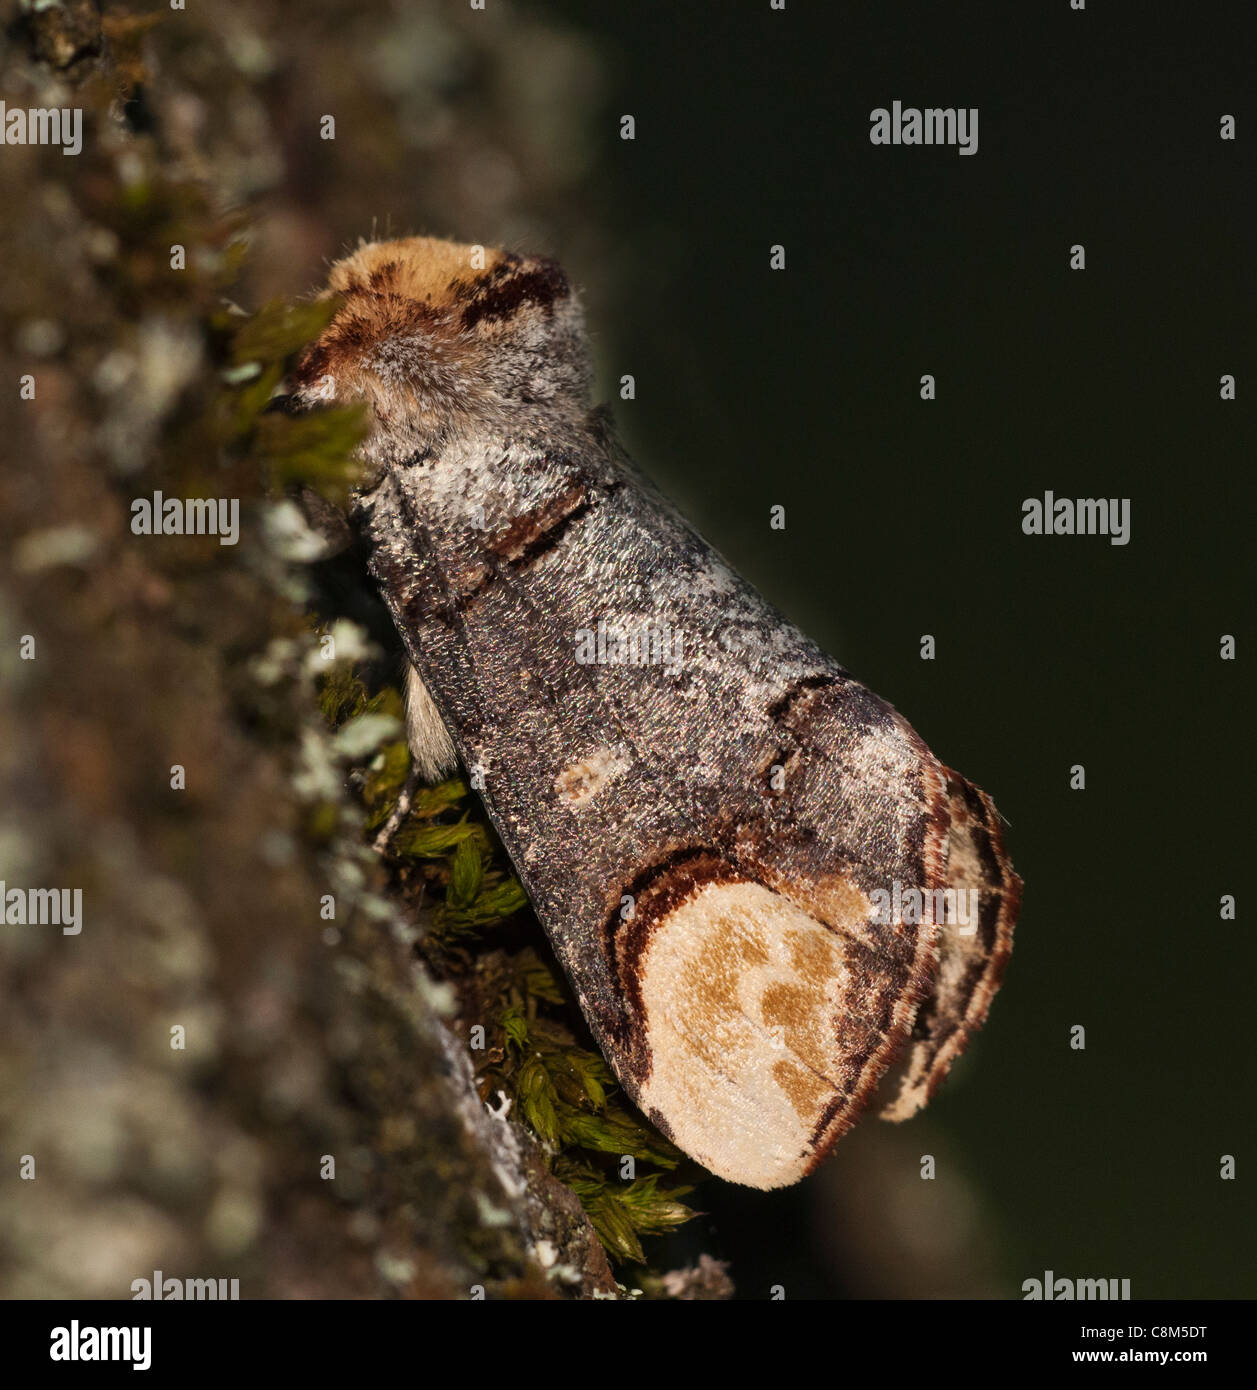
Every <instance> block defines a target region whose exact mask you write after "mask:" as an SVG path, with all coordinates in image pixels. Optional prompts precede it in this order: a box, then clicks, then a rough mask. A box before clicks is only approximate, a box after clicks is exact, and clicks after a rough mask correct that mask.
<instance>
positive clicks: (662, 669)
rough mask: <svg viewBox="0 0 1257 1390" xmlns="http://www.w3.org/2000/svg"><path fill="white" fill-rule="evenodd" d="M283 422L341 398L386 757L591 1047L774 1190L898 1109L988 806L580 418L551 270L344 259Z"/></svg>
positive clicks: (969, 913) (1003, 909)
mask: <svg viewBox="0 0 1257 1390" xmlns="http://www.w3.org/2000/svg"><path fill="white" fill-rule="evenodd" d="M327 293H328V294H334V295H336V296H339V307H338V308H337V309H336V312H335V316H334V317H333V318H332V319H331V321H330V323H329V325H328V327H327V328H326V329H325V331H324V332H323V333H322V334H321V336H320V337H319V338H318V340H317V341H316V342H315V343H314V344H313V345H312V346H311V347H310V348H309V349H308V351H307V352H306V354H305V355H304V357H303V359H302V361H301V363H300V364H299V367H298V369H297V371H296V374H295V377H294V380H293V382H292V385H291V403H290V408H295V409H306V408H311V407H314V406H316V405H318V404H319V403H321V402H329V403H330V402H336V403H348V402H352V401H365V402H366V403H367V405H368V407H369V411H370V418H371V427H370V432H369V434H368V437H367V439H366V441H365V443H364V445H363V447H362V459H363V475H362V479H361V484H360V487H359V488H358V490H357V492H356V494H355V498H354V506H353V521H354V523H355V525H356V526H357V528H358V529H359V531H360V533H361V534H362V535H363V536H364V537H365V538H366V540H367V542H368V544H369V547H370V554H371V560H370V565H371V571H372V574H373V575H374V577H375V580H376V581H377V583H378V585H379V588H380V592H381V593H382V595H383V597H384V600H385V602H386V603H387V605H388V608H389V610H390V612H391V614H392V618H393V621H394V623H395V624H396V628H397V631H398V634H399V635H400V638H401V641H402V643H403V644H404V646H405V650H406V653H407V656H408V658H409V663H410V666H409V689H408V724H409V734H410V741H411V745H412V748H413V752H414V759H415V767H416V768H417V769H418V771H419V772H420V773H421V774H422V775H424V776H426V777H429V778H435V777H437V776H440V775H442V774H444V773H446V772H448V771H450V770H451V769H453V768H454V767H455V765H456V763H457V762H458V761H459V760H461V762H462V763H463V765H464V766H466V767H468V768H475V769H477V770H478V771H479V773H480V777H479V778H478V779H477V785H483V791H482V793H481V794H482V796H483V799H484V803H485V806H486V808H487V810H488V814H489V816H490V817H491V819H492V821H493V823H494V825H495V827H496V828H497V831H498V833H499V834H500V836H501V839H502V842H503V844H504V845H505V847H506V849H507V852H508V853H509V855H510V857H511V860H512V861H513V863H514V866H515V868H516V870H517V872H518V873H519V876H520V878H521V880H522V882H523V884H524V886H525V888H526V890H527V892H528V895H529V897H530V898H531V900H532V903H533V905H534V907H535V908H536V911H537V914H538V916H539V918H540V920H541V922H542V923H543V925H544V927H545V929H546V932H547V934H548V935H549V938H550V941H551V943H552V945H553V948H554V951H555V953H556V955H557V956H558V958H559V960H560V962H561V963H562V965H563V967H564V968H565V970H566V971H567V973H568V976H569V978H570V980H571V983H572V985H573V987H574V989H575V991H576V993H577V996H578V998H579V999H580V1002H581V1005H582V1008H583V1010H584V1013H585V1016H586V1018H587V1020H588V1022H589V1025H590V1028H591V1029H592V1031H593V1033H594V1035H595V1037H596V1038H597V1040H598V1042H599V1044H600V1046H601V1047H602V1050H603V1052H604V1054H605V1055H606V1058H607V1060H608V1062H609V1064H610V1065H611V1067H612V1068H613V1070H614V1071H615V1073H616V1075H617V1076H618V1078H619V1080H620V1081H621V1083H622V1084H623V1086H624V1087H625V1089H626V1090H627V1092H628V1094H629V1095H630V1096H631V1097H632V1098H633V1099H634V1100H635V1101H636V1103H637V1104H638V1105H639V1106H640V1107H641V1108H642V1110H643V1111H644V1112H645V1113H646V1114H647V1115H648V1116H649V1117H650V1119H651V1120H652V1121H653V1122H654V1123H655V1124H656V1125H657V1126H658V1128H659V1129H660V1130H661V1131H662V1132H663V1133H664V1134H666V1135H667V1136H668V1137H669V1138H671V1139H672V1140H673V1141H674V1142H675V1143H676V1144H677V1145H679V1146H680V1147H681V1148H682V1149H684V1150H685V1151H686V1152H687V1153H689V1154H690V1155H691V1156H692V1157H693V1158H695V1159H697V1160H698V1161H699V1162H700V1163H702V1164H704V1165H705V1166H706V1167H708V1168H709V1169H711V1170H712V1171H713V1172H714V1173H717V1174H718V1175H720V1176H721V1177H724V1178H727V1179H729V1180H730V1181H733V1182H739V1183H745V1184H748V1185H750V1186H753V1187H760V1188H771V1187H779V1186H782V1185H784V1184H787V1183H791V1182H794V1181H795V1180H797V1179H798V1178H800V1177H801V1176H802V1175H803V1174H805V1173H807V1172H809V1171H810V1170H811V1169H812V1168H813V1167H815V1165H816V1164H817V1163H818V1162H819V1161H820V1159H821V1158H822V1157H823V1156H824V1154H825V1153H826V1152H827V1151H828V1149H829V1148H830V1147H831V1146H832V1145H833V1143H834V1142H835V1140H837V1139H838V1137H839V1136H840V1135H841V1134H843V1133H844V1132H845V1131H846V1130H847V1129H848V1128H849V1127H850V1126H851V1125H852V1124H853V1123H854V1122H855V1121H856V1119H857V1118H858V1117H859V1115H860V1113H861V1111H862V1110H863V1109H864V1108H865V1106H866V1105H867V1104H868V1103H869V1101H870V1100H871V1099H872V1097H873V1094H874V1091H875V1090H876V1089H877V1088H878V1086H879V1083H881V1082H882V1080H883V1077H884V1076H885V1074H886V1073H887V1071H888V1069H889V1068H890V1067H891V1064H892V1063H896V1064H897V1071H896V1074H895V1079H896V1081H897V1086H896V1088H895V1089H894V1091H893V1093H892V1094H891V1095H890V1096H889V1097H886V1098H883V1100H882V1110H881V1113H882V1115H883V1116H885V1117H886V1118H889V1119H903V1118H906V1117H907V1116H909V1115H911V1114H912V1113H913V1112H914V1111H916V1110H917V1109H918V1108H919V1107H920V1106H921V1105H923V1104H924V1103H925V1102H926V1101H927V1100H928V1099H929V1097H930V1096H931V1095H932V1094H933V1092H934V1091H935V1089H936V1088H937V1086H938V1085H939V1083H940V1082H941V1081H942V1079H943V1077H944V1076H945V1075H946V1073H947V1071H948V1069H949V1068H950V1066H951V1064H952V1062H953V1060H954V1059H955V1058H956V1057H957V1056H958V1055H959V1053H960V1052H961V1051H963V1049H964V1047H965V1044H966V1042H967V1041H968V1039H969V1038H970V1037H971V1035H972V1034H973V1032H974V1031H975V1030H976V1029H977V1028H978V1027H979V1026H980V1025H981V1024H982V1022H983V1021H984V1019H985V1018H986V1015H987V1010H988V1008H989V1006H990V1003H991V999H992V997H993V995H994V994H995V991H996V990H997V988H998V986H999V982H1000V978H1001V976H1002V974H1003V971H1004V967H1005V964H1006V962H1007V960H1008V956H1009V952H1010V950H1011V946H1012V931H1013V924H1014V921H1015V919H1016V915H1017V909H1018V904H1019V901H1020V895H1021V881H1020V879H1018V878H1017V876H1016V875H1015V874H1014V873H1013V871H1012V868H1011V866H1010V864H1009V861H1008V858H1007V856H1006V855H1005V852H1004V846H1003V837H1002V834H1001V829H1000V818H999V815H998V813H997V812H996V810H995V807H994V805H993V804H992V802H991V800H990V798H989V797H988V796H987V795H986V794H985V793H984V792H982V791H979V790H978V789H977V788H976V787H974V786H973V785H972V784H970V783H969V782H967V781H966V780H965V779H964V778H963V777H961V776H960V775H959V774H958V773H955V772H952V771H951V770H950V769H949V768H947V767H945V766H944V765H943V764H942V763H940V762H939V761H938V760H937V759H936V758H935V757H934V755H933V754H932V753H931V752H930V750H929V749H928V748H927V747H926V746H925V744H924V742H923V741H922V740H921V739H920V737H919V736H918V735H917V734H916V733H915V732H914V731H913V730H912V728H911V727H910V726H909V725H908V724H907V722H906V721H905V720H904V719H903V718H902V717H901V716H900V715H898V714H897V713H896V712H895V711H894V710H893V709H892V708H891V707H890V706H889V705H887V704H886V703H885V702H883V701H882V700H880V699H878V698H877V697H876V696H875V695H873V694H872V693H871V692H870V691H868V690H866V689H865V688H864V687H863V686H862V685H860V684H859V683H858V682H857V681H855V680H853V679H852V678H851V677H850V676H849V675H848V674H847V673H846V672H845V671H844V670H843V669H842V668H841V667H840V666H839V665H837V663H836V662H834V661H833V660H832V659H831V658H829V657H828V656H826V655H825V654H824V653H823V652H821V651H820V650H819V649H818V648H817V647H816V646H815V645H814V644H813V643H812V642H810V641H809V640H808V639H807V638H806V637H805V636H803V635H802V634H801V633H800V632H798V631H797V630H796V629H795V628H793V627H792V626H791V625H790V624H789V623H788V622H786V621H785V619H784V618H782V617H781V616H780V615H779V614H778V613H776V612H775V611H774V610H773V609H772V608H771V607H770V606H769V605H768V604H767V603H766V602H765V601H764V600H763V599H762V598H761V597H760V596H759V595H758V594H757V593H756V592H755V591H754V590H753V589H752V588H750V586H749V585H747V584H746V583H745V582H743V581H742V580H741V579H739V578H738V577H737V575H736V574H734V573H733V572H732V570H730V569H729V568H728V567H727V565H726V564H725V563H724V561H722V560H721V558H720V557H719V556H718V555H716V554H715V553H714V552H713V551H712V550H711V549H710V547H709V546H708V545H707V544H706V543H705V542H704V541H703V540H702V539H701V538H700V537H699V536H698V535H697V534H696V533H695V532H694V531H693V530H692V529H690V527H688V526H687V525H686V523H685V522H684V521H683V520H682V519H681V518H680V517H679V516H678V515H677V513H676V512H675V511H674V510H673V509H672V508H671V507H670V506H669V504H668V503H667V502H666V501H665V500H664V499H663V498H662V497H661V496H660V495H659V494H658V493H656V492H655V491H654V489H653V488H652V487H651V486H650V485H649V484H648V483H646V482H645V481H644V480H643V479H642V478H641V477H640V476H639V475H638V474H637V473H636V471H635V470H634V469H633V467H632V465H631V464H630V463H629V462H628V460H627V459H626V457H625V456H624V454H623V452H622V450H621V449H620V447H619V446H618V444H617V443H616V440H615V437H614V434H613V432H612V427H611V424H610V420H609V417H608V415H607V414H606V412H605V411H603V410H601V409H591V407H590V404H589V390H590V382H591V367H590V361H589V354H588V348H587V344H586V339H585V333H584V326H583V320H582V315H581V310H580V307H579V304H578V302H577V299H576V297H575V295H574V294H573V292H572V290H571V288H570V287H569V285H568V282H567V280H566V278H565V276H564V275H563V273H562V271H561V270H560V269H559V267H558V266H557V265H555V264H554V263H553V262H552V261H549V260H545V259H541V258H533V257H526V256H517V255H514V254H510V253H507V252H494V251H490V252H484V251H483V250H482V249H481V248H473V247H468V246H462V245H458V244H456V243H453V242H447V241H440V240H435V239H430V238H424V237H412V238H409V239H406V240H401V241H391V242H377V243H371V244H365V245H362V246H361V247H360V248H359V249H358V250H357V251H356V252H355V253H354V254H352V255H350V256H348V257H346V258H345V259H343V260H341V261H339V262H338V263H337V264H336V265H335V266H334V267H333V268H332V271H331V275H330V279H329V285H328V290H327Z"/></svg>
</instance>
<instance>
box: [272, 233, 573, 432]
mask: <svg viewBox="0 0 1257 1390" xmlns="http://www.w3.org/2000/svg"><path fill="white" fill-rule="evenodd" d="M329 296H336V297H337V298H338V300H339V306H338V308H337V309H336V312H335V315H334V317H333V318H332V321H331V322H330V323H329V324H328V326H327V328H326V329H324V331H323V332H322V334H320V336H319V338H318V339H317V340H316V341H315V342H314V343H313V344H312V345H311V347H310V348H308V349H307V351H306V353H305V355H304V356H303V358H302V360H301V361H300V363H299V364H298V367H297V370H296V373H295V375H294V378H293V396H294V403H295V404H296V405H297V406H309V405H314V404H317V403H320V402H326V403H338V404H347V403H349V402H352V401H366V402H367V404H368V405H369V406H370V407H371V409H372V412H373V415H374V419H375V422H376V426H377V428H376V431H375V436H374V442H375V445H376V450H375V452H377V453H386V454H387V453H394V452H410V451H413V450H414V449H416V448H427V447H431V446H432V444H433V443H435V442H436V441H437V440H438V439H439V438H441V437H442V436H443V435H445V434H447V433H450V432H452V431H457V430H459V429H465V428H475V427H482V426H484V425H486V424H488V425H492V426H495V427H498V428H502V427H505V428H507V429H511V428H518V426H519V424H520V421H521V416H522V415H525V414H529V413H531V414H534V415H535V414H537V413H541V414H543V415H544V414H545V413H546V412H554V411H574V410H579V411H583V410H584V409H586V408H587V406H586V396H587V392H588V388H589V381H590V376H591V372H590V366H589V356H588V349H587V346H586V342H585V335H584V325H583V319H582V315H581V311H580V306H579V303H578V302H577V300H576V298H575V296H574V295H573V293H572V290H571V287H570V286H569V284H568V281H567V278H566V276H565V275H564V274H563V272H562V270H561V269H560V268H559V266H558V265H557V264H556V263H555V262H554V261H551V260H546V259H544V258H542V257H538V256H519V255H516V254H514V253H513V252H510V251H498V250H487V249H486V248H484V247H482V246H466V245H462V244H460V243H458V242H453V241H442V240H440V239H438V238H435V237H406V238H404V239H402V240H400V241H377V242H370V243H367V244H364V245H362V246H360V247H359V248H358V250H357V251H355V252H354V253H353V254H352V255H350V256H346V257H345V258H344V259H343V260H340V261H337V262H336V264H335V265H334V266H333V267H332V270H331V273H330V275H329V277H328V286H327V289H326V290H325V291H324V293H323V296H321V297H323V298H326V297H329Z"/></svg>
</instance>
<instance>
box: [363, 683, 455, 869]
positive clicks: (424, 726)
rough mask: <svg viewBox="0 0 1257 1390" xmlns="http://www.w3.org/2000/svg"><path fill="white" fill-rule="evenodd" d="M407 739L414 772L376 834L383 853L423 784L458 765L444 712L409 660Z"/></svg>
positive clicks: (434, 779)
mask: <svg viewBox="0 0 1257 1390" xmlns="http://www.w3.org/2000/svg"><path fill="white" fill-rule="evenodd" d="M406 739H407V742H408V743H409V744H410V757H411V762H410V772H409V774H408V775H407V777H406V785H405V786H404V787H403V788H402V792H401V795H400V796H399V797H398V798H397V805H396V806H395V807H394V808H393V813H392V815H390V816H389V818H388V820H387V821H385V823H384V825H383V826H382V827H381V829H380V833H379V834H378V835H377V836H376V837H375V849H376V850H377V851H378V852H380V853H383V851H384V850H385V849H386V848H387V847H388V843H389V841H390V840H391V839H392V838H393V836H394V835H396V834H397V831H398V828H399V827H400V826H401V823H402V822H403V821H404V820H405V819H406V817H407V816H408V815H409V814H410V805H411V802H412V801H413V800H414V796H415V792H416V791H418V789H419V787H420V786H421V785H422V784H425V783H426V784H429V785H431V784H432V783H434V782H439V781H441V779H442V778H444V777H448V776H449V775H450V773H451V772H453V771H454V769H455V768H456V767H457V766H458V754H457V753H456V752H455V751H454V741H453V740H452V739H451V738H450V733H449V730H448V729H447V728H446V727H445V721H444V720H443V719H442V718H441V712H440V710H438V709H437V707H436V702H435V701H434V700H433V698H432V696H431V695H430V694H429V693H428V687H427V686H426V685H424V683H423V677H422V676H420V674H419V672H418V671H416V670H415V668H414V667H413V666H411V665H409V664H407V666H406Z"/></svg>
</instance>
